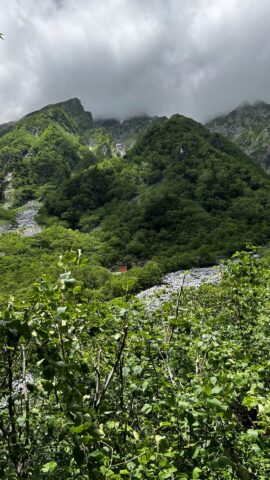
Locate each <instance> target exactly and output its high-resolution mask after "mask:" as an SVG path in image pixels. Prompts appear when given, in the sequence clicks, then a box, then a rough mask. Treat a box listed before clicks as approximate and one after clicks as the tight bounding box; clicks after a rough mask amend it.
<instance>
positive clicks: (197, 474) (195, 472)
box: [192, 467, 202, 480]
mask: <svg viewBox="0 0 270 480" xmlns="http://www.w3.org/2000/svg"><path fill="white" fill-rule="evenodd" d="M201 471H202V470H201V469H200V468H198V467H195V468H194V470H193V472H192V480H197V479H198V478H200V474H201Z"/></svg>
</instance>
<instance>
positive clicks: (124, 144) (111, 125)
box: [93, 115, 161, 156]
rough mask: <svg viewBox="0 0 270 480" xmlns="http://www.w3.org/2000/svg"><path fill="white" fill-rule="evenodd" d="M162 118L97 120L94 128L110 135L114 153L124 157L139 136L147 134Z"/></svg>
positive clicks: (144, 117)
mask: <svg viewBox="0 0 270 480" xmlns="http://www.w3.org/2000/svg"><path fill="white" fill-rule="evenodd" d="M160 120H161V118H160V117H148V116H146V115H145V116H141V117H133V118H129V119H127V120H124V121H119V120H115V119H105V120H104V119H103V120H95V121H94V122H93V128H94V129H98V130H101V131H102V132H104V133H107V134H109V135H110V137H111V139H112V149H113V150H114V152H113V153H117V154H118V155H120V156H123V155H124V154H125V152H126V150H127V149H128V148H130V147H131V146H132V145H134V143H135V141H136V140H137V138H138V136H139V135H141V134H143V133H145V132H146V130H147V129H148V128H150V127H151V126H152V125H154V124H155V123H157V122H159V121H160Z"/></svg>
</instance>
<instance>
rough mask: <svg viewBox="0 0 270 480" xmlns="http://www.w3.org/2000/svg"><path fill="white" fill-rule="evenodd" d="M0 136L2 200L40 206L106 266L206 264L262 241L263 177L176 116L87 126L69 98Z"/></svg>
mask: <svg viewBox="0 0 270 480" xmlns="http://www.w3.org/2000/svg"><path fill="white" fill-rule="evenodd" d="M247 107H248V106H243V107H241V108H242V109H244V110H245V109H246V108H247ZM256 108H258V105H257V107H256ZM1 131H2V136H1V138H0V166H1V170H0V172H1V173H0V186H1V194H2V202H4V197H5V191H6V190H7V188H8V191H9V202H10V203H11V205H12V206H13V207H18V206H21V205H23V204H24V203H25V202H27V201H28V200H31V199H37V200H39V201H41V202H42V203H43V208H42V209H41V211H40V215H39V219H40V221H42V222H43V223H44V225H55V224H59V223H60V225H61V226H62V227H65V228H66V227H68V228H72V229H78V230H80V231H81V232H84V233H86V234H89V233H91V238H92V239H93V240H94V241H95V242H96V244H97V245H99V247H98V248H101V250H102V251H103V252H104V255H101V257H102V260H101V263H102V264H103V265H105V266H107V267H110V268H111V267H113V266H114V265H117V264H119V263H129V264H132V265H134V264H144V263H145V262H146V261H147V260H151V259H154V260H156V261H157V262H158V263H159V264H160V265H161V266H162V269H163V270H167V271H169V270H176V269H178V268H186V267H190V266H202V265H209V264H213V263H215V262H216V261H218V259H220V258H222V257H224V256H228V255H231V254H232V253H233V252H234V251H235V250H237V249H240V248H242V247H243V246H244V245H245V244H246V242H250V243H256V244H258V243H259V244H263V243H265V242H267V241H268V240H269V238H270V179H269V177H268V175H267V174H266V173H265V172H263V170H262V169H261V168H260V167H259V166H258V165H256V164H255V163H254V162H253V161H252V160H251V159H250V158H248V157H247V156H246V155H245V154H244V153H243V151H242V150H241V149H240V148H239V147H237V146H236V145H235V144H233V143H231V142H230V141H229V140H227V139H225V137H223V136H222V135H220V134H216V133H214V134H212V133H210V132H209V130H208V128H206V127H204V126H203V125H201V124H199V123H197V122H195V121H193V120H191V119H189V118H186V117H184V116H181V115H174V116H172V117H171V118H170V119H167V118H166V117H163V118H157V117H154V118H149V117H146V116H142V117H137V118H133V119H129V120H125V121H123V122H120V121H118V120H109V119H108V120H93V118H92V115H91V113H89V112H86V111H85V110H84V108H83V106H82V105H81V103H80V101H79V100H78V99H71V100H68V101H66V102H61V103H58V104H55V105H48V106H46V107H44V108H42V109H41V110H39V111H37V112H33V113H30V114H28V115H26V116H25V117H23V118H22V119H21V120H19V121H17V122H13V123H11V124H8V125H4V126H2V129H1V127H0V132H1ZM0 214H1V215H0V221H6V220H5V219H6V218H7V217H8V215H9V212H8V215H7V211H6V210H4V209H3V208H2V210H1V209H0Z"/></svg>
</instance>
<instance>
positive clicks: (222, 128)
mask: <svg viewBox="0 0 270 480" xmlns="http://www.w3.org/2000/svg"><path fill="white" fill-rule="evenodd" d="M206 126H207V127H208V128H209V129H210V131H211V132H218V133H221V134H222V135H225V136H226V137H227V138H229V139H230V140H232V141H233V142H235V143H237V144H238V145H239V146H240V147H241V148H242V149H243V150H244V152H245V153H246V154H247V155H249V156H250V157H251V158H252V159H253V160H255V161H256V162H257V163H259V164H260V165H261V166H262V167H263V168H264V170H266V171H267V172H270V105H269V104H267V103H265V102H262V101H257V102H255V103H254V104H252V105H251V104H249V103H248V102H244V103H243V104H241V105H239V107H237V108H236V109H235V110H233V111H232V112H230V113H229V114H228V115H225V116H223V117H219V118H216V119H214V120H212V121H211V122H209V123H208V124H207V125H206Z"/></svg>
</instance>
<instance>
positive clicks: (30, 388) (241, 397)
mask: <svg viewBox="0 0 270 480" xmlns="http://www.w3.org/2000/svg"><path fill="white" fill-rule="evenodd" d="M80 261H81V259H80V255H79V256H78V257H77V258H74V262H75V264H74V266H76V268H78V265H79V263H80ZM59 268H63V265H61V263H60V264H59ZM269 281H270V277H269V268H268V264H266V263H265V261H264V260H260V259H257V258H254V257H253V256H252V254H249V253H242V254H239V255H238V256H237V262H236V263H232V264H230V265H229V266H228V270H227V271H226V273H225V274H224V278H223V281H222V283H221V285H219V286H203V287H201V288H200V289H197V290H196V289H195V290H194V289H184V290H181V291H180V292H179V293H178V294H177V295H176V298H175V299H174V300H172V301H171V302H170V303H168V304H167V305H165V306H164V307H163V309H159V310H157V311H153V312H152V313H149V312H147V311H145V310H144V308H143V307H142V305H140V304H139V303H138V302H137V301H135V300H129V301H128V302H124V301H123V300H117V301H116V300H114V301H113V302H110V303H108V304H105V303H102V304H101V303H99V302H94V301H92V302H86V301H83V298H82V296H83V292H82V291H81V289H80V287H79V286H78V285H77V282H76V280H75V279H74V278H73V274H72V273H71V271H69V270H65V271H64V273H62V274H61V275H60V277H59V280H58V281H57V282H56V283H53V284H50V283H48V282H47V280H46V279H45V278H44V279H43V280H42V282H41V283H36V284H35V285H34V287H33V290H32V292H31V293H30V294H28V295H27V296H26V297H25V298H24V301H20V302H15V301H14V299H11V300H10V302H9V304H8V305H6V306H4V307H3V308H2V310H1V323H0V341H1V357H0V369H1V379H3V380H2V385H1V400H0V404H1V417H0V431H1V435H0V450H1V456H0V473H1V476H2V477H3V478H6V479H13V478H14V479H15V478H38V479H39V478H40V479H41V478H51V479H59V478H60V479H61V480H64V479H78V480H79V479H92V478H95V479H104V480H106V479H116V480H117V479H118V480H120V479H122V478H132V479H133V478H134V479H137V478H138V479H144V480H147V479H149V480H150V479H154V478H158V479H160V480H162V479H167V478H168V479H178V478H179V479H181V478H182V479H205V480H216V479H217V478H222V479H229V480H233V479H234V480H237V479H239V480H240V479H243V478H245V479H249V478H250V479H253V478H260V479H265V480H266V479H268V478H269V473H270V463H269V447H270V445H269V434H268V433H269V428H270V404H269V394H270V391H269V325H268V324H269V308H270V302H269V300H270V298H269Z"/></svg>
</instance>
